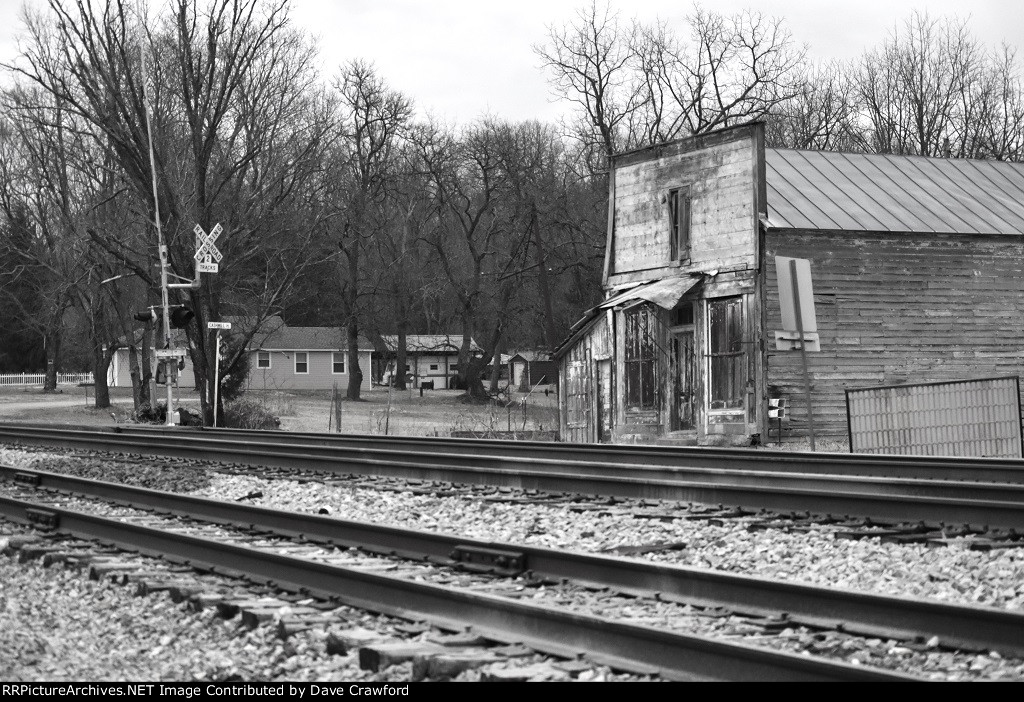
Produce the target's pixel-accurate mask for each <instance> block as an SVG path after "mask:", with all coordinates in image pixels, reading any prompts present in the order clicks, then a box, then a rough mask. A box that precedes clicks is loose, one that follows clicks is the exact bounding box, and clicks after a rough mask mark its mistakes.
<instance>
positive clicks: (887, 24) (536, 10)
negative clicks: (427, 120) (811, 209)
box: [0, 0, 1024, 122]
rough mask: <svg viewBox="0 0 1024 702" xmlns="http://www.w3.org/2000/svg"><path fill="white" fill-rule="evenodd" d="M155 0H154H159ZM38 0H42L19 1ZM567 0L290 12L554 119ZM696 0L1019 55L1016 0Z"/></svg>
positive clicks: (438, 90) (489, 104)
mask: <svg viewBox="0 0 1024 702" xmlns="http://www.w3.org/2000/svg"><path fill="white" fill-rule="evenodd" d="M160 1H161V0H153V4H159V3H160ZM28 3H29V4H30V5H34V6H41V5H45V4H46V0H28ZM21 5H22V0H0V60H3V61H10V60H12V59H13V58H14V57H15V56H16V54H17V49H16V45H15V41H14V37H15V35H16V34H17V32H18V31H19V30H20V25H21V22H20V19H19V15H20V9H19V8H20V7H21ZM583 5H584V2H583V1H579V0H574V1H568V0H511V1H507V2H500V3H498V2H493V1H491V2H488V1H486V0H476V1H475V2H471V1H469V0H293V19H294V21H295V22H296V23H297V24H298V25H299V26H300V27H305V28H307V29H308V30H309V31H310V32H311V33H312V34H314V35H316V36H318V37H319V39H320V48H321V54H322V58H323V62H324V69H325V70H326V71H327V72H328V73H334V72H335V71H336V70H337V67H338V66H340V65H341V64H342V63H344V62H345V61H347V60H349V59H351V58H364V59H369V60H371V61H373V62H374V63H375V64H376V66H377V68H378V70H379V72H380V74H381V75H382V76H383V77H384V78H385V79H386V80H387V81H388V83H389V84H390V85H391V86H392V87H394V88H397V89H399V90H401V91H402V92H404V93H406V94H407V95H409V96H411V97H412V98H413V99H414V100H415V101H416V104H417V106H418V107H419V108H420V109H421V110H427V111H430V112H431V113H433V114H435V115H437V116H438V117H442V118H445V119H447V120H448V121H452V122H466V121H469V120H472V119H473V118H475V117H477V116H479V115H481V114H483V113H485V112H490V113H491V114H494V115H496V116H500V117H506V118H510V119H531V118H537V119H542V120H548V119H555V118H556V117H557V116H558V114H559V113H560V112H561V111H562V110H563V109H564V106H563V105H559V104H554V103H552V100H551V96H550V94H549V92H548V88H547V84H546V82H545V78H544V75H543V73H542V71H541V70H540V68H539V63H540V62H539V60H538V58H537V56H536V54H535V53H534V52H533V50H532V46H533V45H534V44H538V43H543V42H544V41H545V38H546V35H547V27H548V26H551V25H555V26H561V25H564V24H565V23H567V22H568V21H570V20H572V19H573V18H574V17H575V14H576V12H577V10H578V9H579V8H580V7H582V6H583ZM613 7H617V8H619V13H620V15H621V17H622V18H623V19H625V20H628V19H630V18H632V17H637V18H639V19H641V20H645V21H650V20H653V19H655V18H661V19H664V20H667V21H669V22H670V23H672V22H675V23H681V21H682V18H683V17H684V16H685V15H686V14H687V13H688V12H689V11H690V10H691V9H692V4H691V3H689V2H687V0H628V1H620V2H614V3H613ZM705 7H707V8H709V9H714V10H717V11H720V12H723V13H731V12H734V11H737V10H741V9H743V8H745V7H749V8H752V9H755V10H759V11H761V12H764V13H765V14H767V15H772V16H777V17H781V18H783V19H785V21H786V24H787V26H788V27H789V29H790V31H791V32H792V34H793V38H794V39H795V40H796V41H797V42H799V43H804V44H807V45H808V47H809V49H810V52H809V53H810V56H811V57H813V58H815V59H829V58H838V59H850V58H853V57H856V56H857V55H859V54H860V53H861V52H862V51H863V50H864V49H865V48H867V47H871V46H874V45H876V44H878V43H879V42H880V41H882V39H884V38H885V37H886V36H887V34H888V33H889V32H890V31H891V30H892V29H893V27H894V26H896V24H897V23H898V22H902V20H903V19H905V18H906V17H908V16H909V15H910V13H911V12H912V11H913V10H914V9H915V8H917V9H923V10H927V11H928V12H929V13H930V14H931V15H933V16H940V15H949V16H959V17H965V18H967V17H969V19H970V27H971V29H972V31H973V33H974V35H975V36H977V37H978V38H979V39H980V40H982V41H983V42H985V43H986V44H999V43H1001V42H1004V41H1005V42H1007V43H1009V44H1011V45H1013V46H1015V47H1017V48H1018V50H1020V51H1022V56H1021V58H1022V59H1024V2H1021V0H971V1H970V2H964V1H963V0H928V1H927V2H924V1H923V0H913V1H912V0H841V1H832V2H819V1H815V0H771V1H767V0H760V1H756V0H746V1H745V2H744V1H743V0H735V1H734V0H714V2H706V3H705Z"/></svg>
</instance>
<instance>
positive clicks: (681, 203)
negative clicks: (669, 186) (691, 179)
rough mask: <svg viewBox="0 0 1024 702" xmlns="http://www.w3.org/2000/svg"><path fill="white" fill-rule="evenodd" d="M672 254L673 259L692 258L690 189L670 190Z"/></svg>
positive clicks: (669, 217) (669, 213)
mask: <svg viewBox="0 0 1024 702" xmlns="http://www.w3.org/2000/svg"><path fill="white" fill-rule="evenodd" d="M668 221H669V237H670V239H669V241H670V254H669V255H670V256H671V259H672V260H673V261H688V260H689V259H690V189H689V188H675V189H673V190H669V191H668Z"/></svg>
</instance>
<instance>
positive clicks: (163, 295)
mask: <svg viewBox="0 0 1024 702" xmlns="http://www.w3.org/2000/svg"><path fill="white" fill-rule="evenodd" d="M139 57H140V60H141V63H142V100H143V102H144V104H145V107H146V134H147V135H148V137H149V168H150V172H151V173H152V176H153V223H154V224H155V225H156V241H157V247H158V248H157V250H158V251H159V252H160V305H161V307H162V308H163V319H164V348H165V349H169V348H171V310H170V300H169V299H168V295H167V266H168V264H169V262H168V260H167V246H166V244H164V234H163V230H162V229H161V228H160V199H159V195H158V192H157V183H156V158H155V156H154V155H153V125H152V117H151V116H150V105H149V86H148V83H149V80H148V78H149V76H148V72H147V71H146V49H145V47H144V46H140V47H139ZM157 362H158V363H162V364H164V379H165V380H166V381H167V413H166V418H167V419H166V421H165V422H164V423H165V424H166V425H167V426H169V427H172V426H174V425H175V424H176V422H175V421H174V415H172V414H171V411H172V410H171V405H172V403H173V393H174V389H173V384H172V383H171V376H172V372H171V371H172V368H171V364H172V363H174V361H173V360H172V359H171V358H168V357H164V358H161V359H157Z"/></svg>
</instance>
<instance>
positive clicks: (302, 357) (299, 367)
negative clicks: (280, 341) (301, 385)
mask: <svg viewBox="0 0 1024 702" xmlns="http://www.w3.org/2000/svg"><path fill="white" fill-rule="evenodd" d="M295 372H296V373H303V374H304V373H309V354H308V353H306V352H305V351H296V352H295Z"/></svg>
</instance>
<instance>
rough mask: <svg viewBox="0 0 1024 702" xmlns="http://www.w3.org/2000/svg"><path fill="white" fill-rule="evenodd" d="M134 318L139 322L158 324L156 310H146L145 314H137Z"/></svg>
mask: <svg viewBox="0 0 1024 702" xmlns="http://www.w3.org/2000/svg"><path fill="white" fill-rule="evenodd" d="M132 316H133V317H135V319H137V320H139V321H140V322H153V323H154V324H156V310H154V309H152V308H150V309H148V310H146V311H145V312H136V313H135V314H134V315H132Z"/></svg>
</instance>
